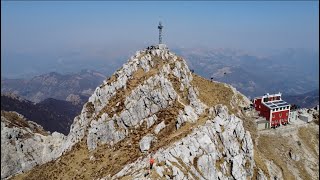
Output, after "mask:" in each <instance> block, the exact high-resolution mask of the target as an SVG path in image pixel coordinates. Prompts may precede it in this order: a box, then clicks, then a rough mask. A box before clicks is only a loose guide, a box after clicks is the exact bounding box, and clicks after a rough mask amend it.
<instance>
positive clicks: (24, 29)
mask: <svg viewBox="0 0 320 180" xmlns="http://www.w3.org/2000/svg"><path fill="white" fill-rule="evenodd" d="M318 14H319V2H318V1H306V2H297V1H292V2H290V1H281V2H277V1H271V2H267V1H265V2H257V1H247V2H239V1H234V2H226V1H222V2H214V1H212V2H211V1H204V2H189V1H186V2H183V1H177V2H168V1H164V2H147V1H137V2H110V1H95V2H87V1H76V2H71V1H58V2H48V1H44V2H36V1H34V2H30V1H29V2H23V1H16V2H3V1H1V51H2V53H4V54H6V55H7V56H2V58H3V57H6V58H10V55H11V54H32V55H33V56H37V55H38V56H41V57H43V58H45V57H46V56H49V55H52V54H55V55H57V56H59V55H61V56H63V55H65V54H72V53H75V54H77V53H79V52H81V53H82V55H83V56H87V57H91V56H92V57H95V56H105V55H108V56H117V55H119V54H121V53H124V52H126V53H127V51H128V50H130V51H133V52H134V51H136V50H139V49H142V48H144V47H146V46H148V45H151V44H155V43H157V41H158V29H157V25H158V21H159V19H160V18H161V20H162V21H163V25H164V29H163V34H164V35H163V41H164V43H166V44H167V45H168V46H169V48H170V47H205V48H237V49H244V50H254V49H261V48H262V49H263V48H275V49H276V48H307V49H310V48H311V49H318V48H319V15H318ZM2 58H1V59H2Z"/></svg>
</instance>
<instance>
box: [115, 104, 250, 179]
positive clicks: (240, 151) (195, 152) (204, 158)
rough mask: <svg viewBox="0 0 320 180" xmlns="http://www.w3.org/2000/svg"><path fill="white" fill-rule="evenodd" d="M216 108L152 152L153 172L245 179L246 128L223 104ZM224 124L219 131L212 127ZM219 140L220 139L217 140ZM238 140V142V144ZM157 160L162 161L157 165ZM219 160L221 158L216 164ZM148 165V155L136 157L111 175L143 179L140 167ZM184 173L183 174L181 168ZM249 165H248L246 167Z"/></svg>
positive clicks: (180, 176) (181, 176) (247, 175)
mask: <svg viewBox="0 0 320 180" xmlns="http://www.w3.org/2000/svg"><path fill="white" fill-rule="evenodd" d="M217 108H225V109H224V110H219V109H218V110H217V111H219V112H220V113H219V115H220V116H221V117H224V118H223V119H222V118H220V116H217V117H216V118H214V119H212V120H208V121H207V122H206V123H205V124H204V125H203V126H200V127H198V128H196V129H194V130H193V131H192V133H191V134H189V135H188V136H187V137H185V138H183V139H181V140H179V141H177V142H176V143H174V144H173V145H172V146H170V147H168V148H166V149H160V150H158V151H157V152H156V153H155V154H154V158H155V159H156V164H155V166H154V169H155V172H156V173H157V174H158V175H159V176H160V177H161V178H166V179H170V177H169V176H167V175H166V176H165V175H163V174H164V172H165V169H167V170H168V169H171V170H172V172H173V179H197V178H199V179H230V178H231V179H247V178H250V177H252V173H253V165H254V162H253V144H252V140H251V137H250V134H249V132H245V130H244V128H243V126H242V121H241V120H240V119H239V118H237V117H235V116H233V115H231V116H229V115H228V114H227V111H226V107H223V106H221V107H219V106H218V107H217ZM216 126H221V127H224V131H223V132H218V131H216V130H215V129H216V128H215V127H216ZM219 139H221V140H222V142H220V140H219ZM240 144H242V146H240ZM160 162H165V165H162V166H158V165H157V164H159V163H160ZM219 162H225V163H223V164H220V163H219ZM147 167H148V159H147V158H144V159H138V160H137V161H136V162H134V163H132V164H128V165H127V166H125V167H124V168H123V169H122V170H121V171H120V172H119V173H117V174H116V175H115V176H113V177H112V179H118V178H121V177H123V176H126V175H130V176H132V177H133V178H134V179H145V178H146V177H144V169H145V168H147ZM184 167H187V168H188V174H185V168H184ZM246 167H249V168H246Z"/></svg>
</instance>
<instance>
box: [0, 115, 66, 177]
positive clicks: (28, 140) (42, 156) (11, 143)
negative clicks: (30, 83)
mask: <svg viewBox="0 0 320 180" xmlns="http://www.w3.org/2000/svg"><path fill="white" fill-rule="evenodd" d="M16 114H17V113H16ZM18 115H19V114H18ZM19 117H21V119H23V121H26V120H25V119H24V118H23V116H22V115H19ZM10 122H11V120H10V119H7V118H6V117H4V116H1V179H4V178H7V177H10V176H11V175H13V174H16V173H20V172H24V171H27V170H30V169H31V168H32V167H34V166H35V165H37V164H43V163H46V162H48V161H51V160H52V159H55V158H57V157H58V156H59V153H58V152H57V147H59V146H60V145H61V144H62V143H63V142H64V139H65V136H64V135H63V134H60V133H57V132H54V133H52V135H48V136H44V135H42V134H39V133H36V132H34V129H33V127H40V126H39V125H38V124H36V123H34V122H31V121H26V122H27V124H28V126H29V127H18V126H14V127H9V124H11V123H10Z"/></svg>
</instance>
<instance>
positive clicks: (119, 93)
mask: <svg viewBox="0 0 320 180" xmlns="http://www.w3.org/2000/svg"><path fill="white" fill-rule="evenodd" d="M193 81H194V80H193V75H192V73H191V72H190V70H189V68H188V66H187V64H186V61H185V60H184V59H182V58H181V57H178V56H177V55H175V54H173V53H172V52H170V51H169V49H168V48H166V47H165V46H161V47H160V48H159V47H157V46H153V47H151V48H150V47H148V48H146V49H144V50H141V51H137V52H136V54H135V55H134V56H132V57H130V59H129V60H128V62H127V63H125V64H124V65H123V66H122V68H120V69H119V70H117V71H116V72H115V73H114V74H113V75H112V76H111V77H110V78H109V79H107V80H105V81H103V83H102V84H101V85H100V86H98V87H97V88H96V89H95V91H94V93H93V94H92V96H91V97H90V98H89V100H88V102H87V103H86V104H85V105H84V106H83V109H82V111H81V114H80V115H78V116H77V117H75V119H74V122H73V124H72V125H71V129H70V133H69V134H68V136H66V137H60V138H58V137H55V138H53V139H55V140H54V141H53V140H52V138H51V141H49V139H50V138H49V137H54V136H57V135H54V134H52V135H48V137H46V138H44V137H42V136H40V135H35V136H34V137H37V138H38V139H39V137H38V136H40V137H41V138H43V139H45V140H43V141H44V143H43V145H42V146H43V147H41V148H38V149H37V150H34V151H35V152H37V153H38V152H45V154H47V155H48V156H47V158H48V157H50V158H48V159H45V158H44V157H42V156H41V158H42V161H40V160H37V163H38V164H42V163H45V162H47V161H48V160H49V159H55V158H58V157H59V158H64V156H65V155H66V154H68V152H70V151H71V150H72V148H73V147H74V146H75V145H76V144H79V143H85V148H86V151H88V154H87V156H88V157H85V159H87V160H88V161H98V160H99V153H102V154H100V155H101V156H103V154H104V151H107V150H106V149H103V148H102V149H101V148H99V147H100V146H103V147H104V148H109V149H108V152H110V151H117V153H121V148H123V147H131V148H136V149H134V150H137V149H138V151H137V154H135V155H134V156H133V157H130V158H129V159H130V161H129V162H130V163H129V162H128V163H127V164H117V167H118V166H121V168H120V169H119V170H118V171H116V172H114V173H113V174H112V175H111V174H109V175H108V176H106V177H105V179H110V178H113V179H118V178H121V177H125V176H126V177H132V178H133V179H143V178H148V177H145V169H146V168H148V165H149V164H148V159H147V157H146V156H145V155H146V154H149V153H152V154H153V156H154V158H155V160H156V163H155V166H154V169H153V171H152V172H151V173H152V174H153V175H155V177H157V178H166V179H171V178H173V179H198V178H199V179H218V178H220V179H228V178H230V179H247V178H250V177H252V175H253V167H254V161H253V144H252V139H251V135H250V133H249V132H248V131H245V130H244V127H243V123H242V120H241V119H239V118H238V117H237V116H236V115H231V113H229V110H228V108H227V106H231V107H232V108H233V109H234V110H236V112H241V111H240V108H241V107H244V106H248V104H249V103H250V102H248V100H247V99H246V98H245V97H244V96H243V95H241V94H240V93H239V92H237V91H236V90H235V89H232V87H231V86H229V85H224V86H223V87H224V88H226V89H230V88H231V89H232V90H230V92H231V93H233V94H232V95H231V96H230V97H232V98H231V99H223V98H224V97H222V98H221V97H216V98H217V99H223V101H227V103H225V104H224V105H222V104H220V103H216V105H215V106H212V105H209V104H208V103H206V102H205V101H206V99H203V97H200V94H201V92H200V90H199V87H198V86H195V85H194V82H193ZM217 101H218V100H217ZM221 102H222V100H221ZM1 138H2V135H1ZM41 138H40V141H41ZM50 143H51V144H50ZM39 144H40V145H41V143H39ZM45 147H53V149H52V151H50V149H48V148H45ZM72 151H76V150H75V149H73V150H72ZM123 151H124V150H123ZM42 155H43V153H42ZM108 157H109V158H112V155H111V154H109V156H108ZM85 161H86V160H84V161H83V162H85ZM100 161H106V159H100ZM107 161H108V160H107ZM106 163H108V162H106ZM64 166H67V165H65V164H64ZM84 166H85V165H84ZM110 166H112V164H110ZM59 168H63V167H60V166H59ZM86 170H87V171H86V174H88V173H89V172H88V171H90V168H88V169H86ZM77 171H78V170H77ZM14 173H16V172H12V173H8V174H14ZM91 173H92V174H93V176H94V177H95V178H97V176H96V174H97V172H91ZM103 177H104V176H102V177H99V178H103Z"/></svg>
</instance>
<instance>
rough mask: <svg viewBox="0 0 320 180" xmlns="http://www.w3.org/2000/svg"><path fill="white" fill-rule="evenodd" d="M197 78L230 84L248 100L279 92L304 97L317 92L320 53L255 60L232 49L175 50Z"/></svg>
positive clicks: (296, 52)
mask: <svg viewBox="0 0 320 180" xmlns="http://www.w3.org/2000/svg"><path fill="white" fill-rule="evenodd" d="M175 51H176V52H177V53H178V54H180V55H181V56H182V57H184V58H186V61H187V63H188V65H189V68H190V69H193V70H194V71H195V72H196V73H197V74H199V75H201V76H203V77H205V78H207V79H211V78H213V80H216V81H220V82H225V83H228V84H231V85H232V86H234V87H235V88H237V90H239V91H240V92H242V93H243V94H245V95H246V96H247V97H250V98H253V97H256V96H260V95H263V94H265V93H277V92H281V93H283V94H284V95H297V94H303V93H306V92H309V91H312V90H315V89H319V53H317V52H311V51H307V50H304V49H287V50H285V51H281V52H274V53H273V54H270V55H269V56H264V57H262V56H256V55H252V54H249V53H247V52H242V51H239V50H232V49H191V48H190V49H187V48H180V49H176V50H175Z"/></svg>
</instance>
